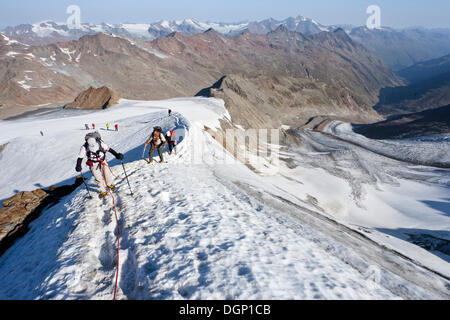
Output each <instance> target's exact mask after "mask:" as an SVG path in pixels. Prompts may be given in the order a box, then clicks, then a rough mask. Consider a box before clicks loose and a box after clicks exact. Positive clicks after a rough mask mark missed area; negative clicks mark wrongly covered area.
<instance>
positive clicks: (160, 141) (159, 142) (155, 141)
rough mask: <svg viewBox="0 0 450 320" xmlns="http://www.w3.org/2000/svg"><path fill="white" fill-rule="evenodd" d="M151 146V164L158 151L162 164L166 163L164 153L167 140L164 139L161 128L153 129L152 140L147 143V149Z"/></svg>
mask: <svg viewBox="0 0 450 320" xmlns="http://www.w3.org/2000/svg"><path fill="white" fill-rule="evenodd" d="M149 144H150V158H149V163H152V162H153V153H154V152H155V150H156V149H158V154H159V158H160V160H161V161H160V162H161V163H162V162H164V157H163V153H162V151H163V149H164V148H165V147H166V144H167V140H166V138H165V137H164V133H163V131H162V129H161V127H155V128H153V132H152V134H151V136H150V138H149V139H148V140H147V142H146V143H145V147H147V146H148V145H149Z"/></svg>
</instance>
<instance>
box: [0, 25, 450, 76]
mask: <svg viewBox="0 0 450 320" xmlns="http://www.w3.org/2000/svg"><path fill="white" fill-rule="evenodd" d="M281 25H283V26H285V27H286V28H287V29H288V30H290V31H296V32H299V33H302V34H305V35H313V34H316V33H320V32H323V31H335V30H336V29H338V28H343V29H344V30H345V31H346V32H347V33H348V35H349V36H350V37H351V38H352V39H353V40H355V41H358V42H360V43H361V44H363V45H364V46H365V47H366V48H367V49H369V50H370V51H372V53H374V54H376V55H377V56H379V57H380V58H382V59H383V60H384V62H385V63H386V64H387V65H388V66H389V67H391V68H392V69H394V70H401V69H403V68H406V67H408V66H411V65H413V64H415V63H418V62H421V61H424V60H430V59H434V58H438V57H441V56H444V55H446V54H448V53H449V52H450V29H425V28H407V29H393V28H388V27H383V28H380V29H374V30H369V29H367V28H366V27H354V26H349V25H346V26H325V25H322V24H320V23H319V22H317V21H315V20H314V19H310V18H306V17H303V16H298V17H289V18H287V19H284V20H275V19H271V18H270V19H265V20H261V21H253V22H238V23H217V22H202V21H198V20H195V19H185V20H179V21H168V20H161V21H158V22H154V23H141V24H138V23H121V24H108V23H101V24H88V23H85V24H82V25H81V27H80V28H79V29H69V28H68V26H67V25H66V24H65V23H56V22H53V21H43V22H40V23H36V24H22V25H19V26H13V27H7V28H5V29H4V30H2V32H3V33H4V34H5V35H6V36H8V37H9V38H12V39H14V40H17V41H20V42H23V43H25V44H29V45H42V44H51V43H55V42H58V41H69V40H78V39H79V38H81V37H82V36H84V35H92V34H96V33H99V32H103V33H106V34H113V35H117V36H124V37H127V38H132V39H140V40H146V41H150V40H154V39H156V38H158V37H163V36H167V35H169V34H170V33H172V32H178V33H181V34H183V35H186V36H191V35H195V34H198V33H203V32H205V31H206V30H208V29H210V28H212V29H214V30H216V31H217V32H219V33H221V34H223V35H226V36H229V37H233V36H236V35H238V34H240V33H242V32H244V31H249V32H251V33H256V34H267V33H268V32H271V31H274V30H276V29H277V28H278V27H279V26H281Z"/></svg>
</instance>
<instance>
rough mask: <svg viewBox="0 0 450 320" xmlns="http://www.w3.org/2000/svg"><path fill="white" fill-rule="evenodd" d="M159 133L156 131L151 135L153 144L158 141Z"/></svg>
mask: <svg viewBox="0 0 450 320" xmlns="http://www.w3.org/2000/svg"><path fill="white" fill-rule="evenodd" d="M160 134H161V133H160V132H159V131H157V130H155V131H153V135H152V137H153V142H155V143H156V142H157V141H158V140H159V135H160Z"/></svg>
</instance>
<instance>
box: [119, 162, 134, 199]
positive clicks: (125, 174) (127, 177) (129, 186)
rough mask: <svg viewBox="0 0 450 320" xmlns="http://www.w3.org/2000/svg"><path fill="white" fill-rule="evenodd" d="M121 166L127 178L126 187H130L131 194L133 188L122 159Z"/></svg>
mask: <svg viewBox="0 0 450 320" xmlns="http://www.w3.org/2000/svg"><path fill="white" fill-rule="evenodd" d="M122 168H123V172H124V173H125V177H126V178H127V183H128V187H129V188H130V192H131V195H133V190H131V186H130V181H129V180H128V175H127V171H126V170H125V165H124V164H123V161H122Z"/></svg>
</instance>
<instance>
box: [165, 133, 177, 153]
mask: <svg viewBox="0 0 450 320" xmlns="http://www.w3.org/2000/svg"><path fill="white" fill-rule="evenodd" d="M176 135H177V134H176V133H175V132H174V131H173V130H170V131H167V133H166V139H167V141H168V142H169V154H172V150H174V149H175V148H176V146H177V138H176ZM176 153H177V150H175V154H176Z"/></svg>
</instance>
